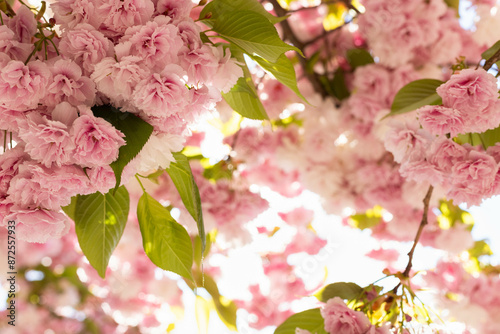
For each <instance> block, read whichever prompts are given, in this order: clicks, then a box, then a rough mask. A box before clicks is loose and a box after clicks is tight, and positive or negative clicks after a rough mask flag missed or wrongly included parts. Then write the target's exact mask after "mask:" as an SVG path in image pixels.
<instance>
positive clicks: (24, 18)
mask: <svg viewBox="0 0 500 334" xmlns="http://www.w3.org/2000/svg"><path fill="white" fill-rule="evenodd" d="M8 27H9V28H10V29H11V30H12V31H13V32H14V33H15V34H16V37H17V39H18V41H19V42H22V43H29V44H31V38H32V37H33V35H35V34H36V32H37V26H36V20H35V14H34V13H33V12H32V11H31V10H29V9H28V7H25V6H21V7H20V8H19V9H18V10H17V12H16V16H14V17H13V18H12V20H10V21H9V23H8Z"/></svg>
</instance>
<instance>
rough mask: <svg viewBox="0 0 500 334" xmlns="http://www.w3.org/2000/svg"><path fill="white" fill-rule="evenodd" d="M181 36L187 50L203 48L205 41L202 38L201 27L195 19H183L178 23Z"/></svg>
mask: <svg viewBox="0 0 500 334" xmlns="http://www.w3.org/2000/svg"><path fill="white" fill-rule="evenodd" d="M177 29H179V36H180V37H181V38H182V40H183V41H184V45H183V47H184V48H186V49H187V50H195V49H199V48H201V46H202V45H203V42H202V41H201V38H200V32H201V29H200V27H199V26H198V25H197V24H196V23H195V22H194V21H193V20H185V21H181V22H179V23H178V24H177Z"/></svg>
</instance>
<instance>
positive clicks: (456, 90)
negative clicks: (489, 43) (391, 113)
mask: <svg viewBox="0 0 500 334" xmlns="http://www.w3.org/2000/svg"><path fill="white" fill-rule="evenodd" d="M437 93H438V94H439V96H441V98H442V101H443V105H439V106H435V105H431V106H424V107H422V108H420V109H418V110H417V111H416V114H417V117H418V122H412V121H411V120H410V121H408V122H406V123H399V124H398V125H396V126H395V127H394V128H392V129H391V130H389V131H388V132H387V134H386V141H385V146H386V148H387V149H388V150H389V151H390V152H392V153H393V155H394V159H395V160H396V161H397V162H399V163H401V168H400V171H401V174H402V175H403V176H405V177H407V178H409V179H413V180H416V181H418V182H420V181H424V180H427V181H429V182H430V183H431V184H432V185H434V186H439V187H442V188H443V189H444V191H446V196H447V197H448V198H451V199H453V200H454V202H455V203H456V204H459V203H462V202H466V203H467V204H468V205H477V204H480V203H481V201H482V199H483V198H488V197H491V196H493V195H496V194H498V193H499V192H500V188H499V183H498V181H499V176H498V169H499V165H498V163H499V161H500V160H499V156H498V145H494V146H490V147H488V148H487V149H486V150H485V147H484V146H471V145H469V144H467V143H466V144H463V145H460V144H459V142H460V139H459V140H454V138H455V137H456V136H457V135H459V134H461V135H464V136H465V137H466V138H467V137H468V136H469V137H470V136H472V133H483V132H485V131H487V130H490V129H495V128H496V127H497V126H498V125H499V124H500V101H499V100H498V98H499V94H498V88H497V80H496V78H495V77H494V76H493V75H491V74H489V73H487V72H486V71H484V70H483V69H478V70H474V69H465V70H461V71H460V72H459V73H456V74H454V75H452V76H451V78H450V80H448V81H447V82H446V83H444V84H442V85H441V86H439V87H438V88H437ZM408 117H411V116H408ZM420 126H421V128H420ZM457 141H458V142H457Z"/></svg>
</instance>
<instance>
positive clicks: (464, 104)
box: [437, 68, 499, 115]
mask: <svg viewBox="0 0 500 334" xmlns="http://www.w3.org/2000/svg"><path fill="white" fill-rule="evenodd" d="M437 93H438V94H439V96H441V98H442V99H443V105H444V106H446V107H449V108H454V109H458V110H460V111H462V112H464V113H466V114H472V115H475V114H477V113H479V112H481V111H483V110H485V109H487V108H490V107H491V105H492V104H494V103H495V102H496V101H497V100H498V96H499V95H498V88H497V81H496V79H495V77H494V76H493V75H491V74H489V73H488V72H486V71H485V70H484V69H482V68H480V69H477V70H475V69H465V70H461V71H460V72H458V73H457V74H454V75H452V76H451V78H450V80H448V81H447V82H446V83H444V84H442V85H441V86H439V87H438V88H437Z"/></svg>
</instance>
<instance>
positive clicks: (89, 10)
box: [51, 0, 104, 29]
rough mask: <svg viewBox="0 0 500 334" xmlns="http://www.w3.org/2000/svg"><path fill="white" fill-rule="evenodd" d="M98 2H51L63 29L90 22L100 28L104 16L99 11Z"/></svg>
mask: <svg viewBox="0 0 500 334" xmlns="http://www.w3.org/2000/svg"><path fill="white" fill-rule="evenodd" d="M97 7H98V4H97V3H96V2H95V1H92V0H75V1H74V0H56V1H54V2H53V3H52V4H51V9H52V10H53V12H54V18H55V19H56V22H57V23H58V24H60V25H61V27H62V28H63V29H66V28H74V27H75V26H77V25H78V24H80V23H88V24H90V25H92V26H94V27H95V28H99V25H100V24H101V22H102V20H103V19H104V16H101V15H100V13H99V12H98V11H97Z"/></svg>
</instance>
